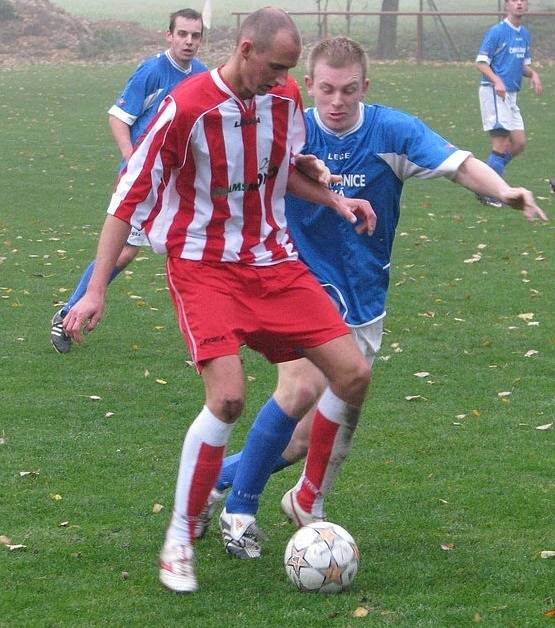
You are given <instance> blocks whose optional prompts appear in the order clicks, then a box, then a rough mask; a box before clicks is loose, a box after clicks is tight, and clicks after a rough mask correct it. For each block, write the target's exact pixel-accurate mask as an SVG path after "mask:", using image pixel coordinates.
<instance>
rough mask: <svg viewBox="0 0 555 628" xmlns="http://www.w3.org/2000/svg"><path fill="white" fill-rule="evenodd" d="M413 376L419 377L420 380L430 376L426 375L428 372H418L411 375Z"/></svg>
mask: <svg viewBox="0 0 555 628" xmlns="http://www.w3.org/2000/svg"><path fill="white" fill-rule="evenodd" d="M413 375H414V376H415V377H420V378H422V377H429V376H430V373H428V371H418V373H413Z"/></svg>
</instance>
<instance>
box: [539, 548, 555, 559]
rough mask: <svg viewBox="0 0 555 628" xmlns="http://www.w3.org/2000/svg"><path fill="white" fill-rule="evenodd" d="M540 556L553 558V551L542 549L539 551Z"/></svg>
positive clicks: (554, 556) (554, 554)
mask: <svg viewBox="0 0 555 628" xmlns="http://www.w3.org/2000/svg"><path fill="white" fill-rule="evenodd" d="M540 558H555V552H553V551H551V550H544V551H543V552H540Z"/></svg>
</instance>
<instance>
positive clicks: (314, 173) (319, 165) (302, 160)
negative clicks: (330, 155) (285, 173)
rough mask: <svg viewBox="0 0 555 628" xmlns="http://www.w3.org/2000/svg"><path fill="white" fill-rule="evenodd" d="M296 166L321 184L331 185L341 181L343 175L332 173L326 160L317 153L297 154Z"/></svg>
mask: <svg viewBox="0 0 555 628" xmlns="http://www.w3.org/2000/svg"><path fill="white" fill-rule="evenodd" d="M295 167H296V168H297V170H300V171H301V172H302V173H303V174H304V175H306V176H307V177H310V178H311V179H314V180H315V181H317V182H318V183H320V184H321V185H325V186H329V185H332V184H333V183H340V182H341V175H337V174H332V173H331V172H330V169H329V168H328V167H327V166H326V164H325V163H324V161H323V160H322V159H319V158H318V157H316V155H303V154H301V153H299V154H297V155H295Z"/></svg>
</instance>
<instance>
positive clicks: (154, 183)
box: [108, 69, 305, 266]
mask: <svg viewBox="0 0 555 628" xmlns="http://www.w3.org/2000/svg"><path fill="white" fill-rule="evenodd" d="M304 139H305V125H304V118H303V107H302V101H301V96H300V92H299V88H298V86H297V84H296V83H295V81H294V80H293V79H292V78H289V79H288V81H287V84H286V85H285V86H283V87H279V86H278V87H276V88H274V89H272V90H271V91H270V92H269V93H268V94H265V95H262V96H255V97H253V98H252V99H251V100H250V101H249V102H245V101H243V100H241V99H240V98H239V97H238V96H237V95H236V94H234V92H233V91H232V89H231V88H230V87H229V85H227V84H226V83H225V82H224V81H223V80H222V78H221V76H220V74H219V72H218V70H217V69H215V70H212V71H211V72H210V73H208V72H207V73H204V74H199V75H197V76H194V77H192V78H190V79H188V80H187V81H183V82H182V83H181V84H179V85H178V86H177V88H176V89H174V91H173V92H172V93H171V94H170V95H169V96H167V97H166V99H165V101H164V102H163V104H162V106H161V108H160V111H159V113H158V114H157V116H156V117H155V118H154V119H153V121H152V122H151V124H150V127H149V129H148V130H147V132H146V134H145V136H144V138H143V139H142V141H141V142H140V144H139V145H138V146H137V147H136V149H135V151H134V153H133V155H132V156H131V158H130V159H129V162H128V165H127V169H126V171H125V172H124V173H123V175H122V177H121V179H120V181H119V184H118V186H117V188H116V191H115V193H114V195H113V197H112V201H111V203H110V206H109V208H108V213H110V214H113V215H114V216H116V217H118V218H120V219H122V220H124V221H125V222H128V223H130V224H131V225H133V226H134V227H137V228H139V227H140V228H144V229H145V232H146V234H147V236H148V239H149V241H150V243H151V246H152V248H153V249H154V251H155V252H157V253H164V254H167V255H169V256H171V257H182V258H186V259H191V260H199V261H200V260H202V261H210V262H242V263H246V264H252V265H257V266H264V265H269V264H274V263H276V262H279V261H283V260H285V259H295V258H296V257H297V253H296V251H295V249H294V246H293V243H292V241H291V238H290V235H289V232H288V230H287V221H286V219H285V203H284V196H285V191H286V187H287V179H288V176H289V172H290V168H292V167H293V166H292V155H293V154H294V153H297V152H299V151H300V149H301V148H302V145H303V144H304Z"/></svg>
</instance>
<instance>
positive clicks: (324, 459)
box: [296, 388, 360, 517]
mask: <svg viewBox="0 0 555 628" xmlns="http://www.w3.org/2000/svg"><path fill="white" fill-rule="evenodd" d="M359 415H360V408H358V407H355V406H352V405H350V404H348V403H346V402H345V401H343V400H342V399H340V398H339V397H338V396H337V395H335V394H334V393H333V392H332V391H331V390H330V389H329V388H327V389H326V390H325V391H324V394H323V395H322V397H321V399H320V402H319V403H318V407H317V409H316V414H315V415H314V422H313V424H312V430H311V432H310V442H309V447H308V454H307V456H306V461H305V466H304V470H303V474H302V476H301V479H300V480H299V482H298V484H297V487H298V489H297V494H296V497H297V500H298V502H299V504H300V506H301V508H302V509H303V510H305V511H306V512H310V513H312V514H314V515H316V516H317V517H323V516H324V497H325V496H326V495H327V494H328V493H329V491H330V489H331V487H332V485H333V482H334V481H335V478H336V477H337V474H338V473H339V469H340V468H341V466H342V464H343V462H344V460H345V458H346V457H347V454H348V453H349V451H350V449H351V443H352V439H353V433H354V431H355V428H356V425H357V423H358V417H359Z"/></svg>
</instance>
